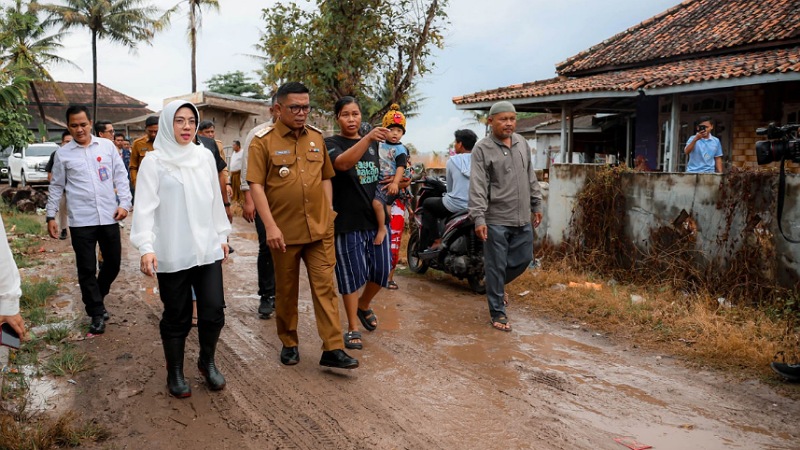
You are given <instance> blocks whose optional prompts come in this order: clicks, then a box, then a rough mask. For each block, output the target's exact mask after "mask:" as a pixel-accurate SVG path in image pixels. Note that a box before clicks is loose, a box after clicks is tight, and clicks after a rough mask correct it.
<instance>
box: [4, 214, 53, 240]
mask: <svg viewBox="0 0 800 450" xmlns="http://www.w3.org/2000/svg"><path fill="white" fill-rule="evenodd" d="M2 213H3V222H4V223H5V225H6V233H8V234H16V235H35V236H44V235H45V234H46V233H47V230H46V229H45V227H44V224H43V223H42V219H41V218H40V217H39V216H37V215H34V214H25V213H21V212H16V211H11V210H4V211H2ZM11 230H13V231H11Z"/></svg>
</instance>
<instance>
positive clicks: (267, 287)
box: [256, 214, 275, 297]
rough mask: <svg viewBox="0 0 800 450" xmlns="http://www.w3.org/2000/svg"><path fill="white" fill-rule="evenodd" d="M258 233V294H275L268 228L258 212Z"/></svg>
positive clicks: (265, 295)
mask: <svg viewBox="0 0 800 450" xmlns="http://www.w3.org/2000/svg"><path fill="white" fill-rule="evenodd" d="M256 233H257V234H258V259H257V260H256V270H257V271H258V295H259V296H261V297H274V296H275V266H274V264H273V263H272V253H271V252H270V250H269V246H268V245H267V229H266V228H264V222H263V221H262V220H261V217H259V216H258V214H256Z"/></svg>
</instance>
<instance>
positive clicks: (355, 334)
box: [344, 331, 364, 350]
mask: <svg viewBox="0 0 800 450" xmlns="http://www.w3.org/2000/svg"><path fill="white" fill-rule="evenodd" d="M353 339H358V340H361V332H360V331H348V332H347V333H345V334H344V346H345V348H349V349H353V350H361V349H362V348H364V346H363V344H362V343H361V342H353Z"/></svg>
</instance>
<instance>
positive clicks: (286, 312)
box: [272, 229, 344, 350]
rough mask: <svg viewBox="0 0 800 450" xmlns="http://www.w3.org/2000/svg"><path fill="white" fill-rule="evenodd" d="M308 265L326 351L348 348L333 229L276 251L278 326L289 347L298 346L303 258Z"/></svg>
mask: <svg viewBox="0 0 800 450" xmlns="http://www.w3.org/2000/svg"><path fill="white" fill-rule="evenodd" d="M301 259H302V260H303V262H304V263H305V265H306V271H307V273H308V280H309V284H310V285H311V300H312V301H313V303H314V316H315V317H316V320H317V332H318V333H319V337H320V338H321V339H322V349H323V350H336V349H343V348H344V338H343V337H342V325H341V323H340V321H339V297H338V296H337V295H336V291H335V290H334V286H333V268H334V265H335V264H336V251H335V249H334V243H333V230H332V229H331V233H330V234H329V235H328V236H326V237H325V238H323V239H321V240H319V241H314V242H311V243H308V244H298V245H287V246H286V252H285V253H282V252H281V251H280V250H272V261H273V263H274V265H275V281H276V283H275V288H276V289H275V326H276V327H277V329H278V337H279V338H280V340H281V342H282V343H283V345H284V346H286V347H295V346H297V344H298V337H297V319H298V314H297V301H298V296H299V283H300V260H301Z"/></svg>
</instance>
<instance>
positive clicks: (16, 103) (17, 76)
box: [0, 8, 33, 149]
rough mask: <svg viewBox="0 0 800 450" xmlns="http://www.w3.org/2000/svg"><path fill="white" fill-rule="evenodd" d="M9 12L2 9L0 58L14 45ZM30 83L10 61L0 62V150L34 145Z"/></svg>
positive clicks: (4, 58)
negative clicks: (28, 98) (28, 104)
mask: <svg viewBox="0 0 800 450" xmlns="http://www.w3.org/2000/svg"><path fill="white" fill-rule="evenodd" d="M10 27H11V25H10V22H9V17H8V10H7V9H2V8H0V30H2V31H0V55H6V54H7V53H8V51H9V48H11V46H12V45H13V41H12V39H11V36H10V34H9V33H8V31H10ZM29 82H30V79H29V78H28V77H26V76H25V75H24V74H21V73H20V71H19V67H17V66H15V65H13V64H11V61H10V60H9V59H8V57H6V56H3V57H2V58H0V149H4V148H6V147H8V146H14V147H22V146H24V145H25V144H27V143H28V142H31V141H33V134H32V133H31V132H30V131H28V129H27V124H28V123H29V122H30V116H29V115H28V112H27V109H26V105H27V103H26V100H27V99H26V96H25V93H26V92H27V86H28V83H29Z"/></svg>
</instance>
